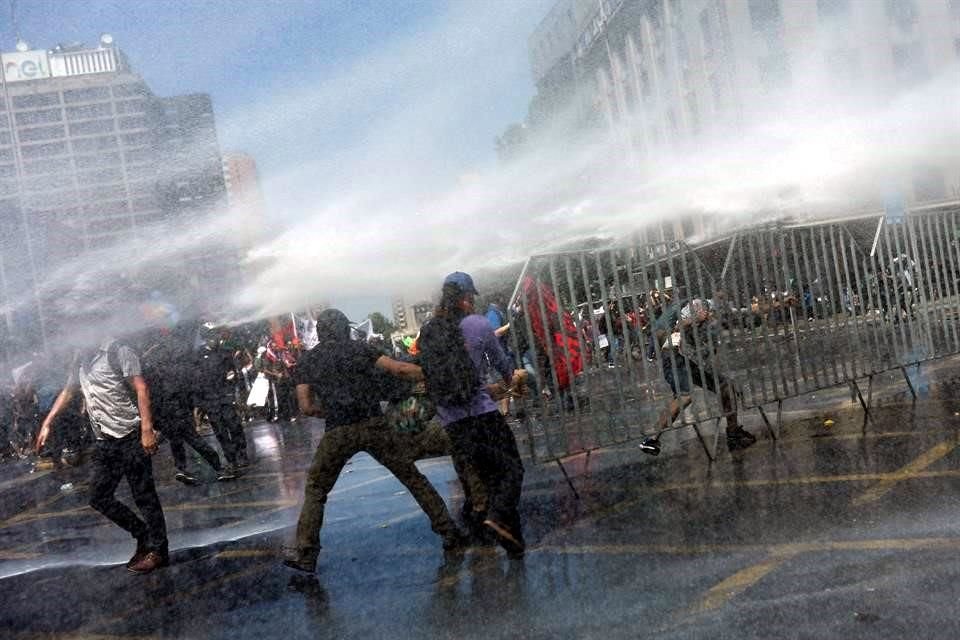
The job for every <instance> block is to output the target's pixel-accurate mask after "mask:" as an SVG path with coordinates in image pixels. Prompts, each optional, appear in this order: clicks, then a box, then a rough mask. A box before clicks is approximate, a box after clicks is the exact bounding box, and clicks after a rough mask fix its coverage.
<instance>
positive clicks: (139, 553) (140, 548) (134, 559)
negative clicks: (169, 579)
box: [127, 540, 150, 569]
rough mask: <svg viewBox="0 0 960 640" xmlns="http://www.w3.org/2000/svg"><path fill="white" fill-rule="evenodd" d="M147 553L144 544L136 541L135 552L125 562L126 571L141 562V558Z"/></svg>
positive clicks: (147, 550)
mask: <svg viewBox="0 0 960 640" xmlns="http://www.w3.org/2000/svg"><path fill="white" fill-rule="evenodd" d="M149 552H150V550H149V549H148V548H147V546H146V543H144V542H143V541H141V540H137V550H136V551H134V552H133V555H132V556H131V557H130V559H129V560H127V569H129V568H130V567H132V566H133V565H135V564H137V563H138V562H140V561H141V560H143V557H144V556H145V555H147V554H148V553H149Z"/></svg>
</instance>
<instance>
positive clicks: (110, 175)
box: [77, 169, 123, 184]
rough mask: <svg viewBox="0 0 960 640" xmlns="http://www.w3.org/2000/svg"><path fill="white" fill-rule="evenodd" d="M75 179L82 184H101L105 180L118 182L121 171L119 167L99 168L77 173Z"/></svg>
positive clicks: (120, 178) (120, 177) (121, 177)
mask: <svg viewBox="0 0 960 640" xmlns="http://www.w3.org/2000/svg"><path fill="white" fill-rule="evenodd" d="M77 179H78V180H80V182H81V183H83V184H103V183H105V182H120V181H121V180H123V172H122V171H121V170H120V169H99V170H97V171H85V172H83V173H78V174H77Z"/></svg>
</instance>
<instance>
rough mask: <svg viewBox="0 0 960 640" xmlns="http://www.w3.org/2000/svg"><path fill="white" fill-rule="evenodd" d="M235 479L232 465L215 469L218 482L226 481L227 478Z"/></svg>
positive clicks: (235, 475)
mask: <svg viewBox="0 0 960 640" xmlns="http://www.w3.org/2000/svg"><path fill="white" fill-rule="evenodd" d="M236 479H237V472H236V471H235V470H234V469H233V467H224V468H223V469H220V470H219V471H217V481H218V482H227V481H229V480H236Z"/></svg>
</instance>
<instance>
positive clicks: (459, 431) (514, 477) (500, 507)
mask: <svg viewBox="0 0 960 640" xmlns="http://www.w3.org/2000/svg"><path fill="white" fill-rule="evenodd" d="M446 429H447V433H448V434H449V436H450V444H451V447H452V456H453V459H454V463H455V466H457V467H458V468H462V467H463V466H467V465H469V466H470V467H471V468H472V469H473V470H474V472H475V473H476V475H477V476H478V477H479V479H480V482H482V483H483V488H484V492H485V493H486V495H487V516H488V517H489V518H491V519H493V520H495V521H496V522H499V523H501V524H504V525H506V526H508V527H509V528H510V529H511V531H512V532H513V533H514V534H515V535H516V536H517V537H521V526H520V512H519V510H518V507H519V505H520V491H521V489H522V487H523V461H522V460H520V452H519V451H518V450H517V440H516V438H514V437H513V432H512V431H511V430H510V427H509V426H508V425H507V422H506V420H505V419H504V417H503V416H502V415H501V414H500V412H499V411H491V412H490V413H485V414H483V415H480V416H472V417H469V418H464V419H463V420H457V421H456V422H453V423H451V424H448V425H447V427H446ZM460 482H461V484H464V485H465V484H466V483H467V480H465V479H463V478H461V480H460Z"/></svg>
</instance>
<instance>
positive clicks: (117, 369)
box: [107, 340, 138, 406]
mask: <svg viewBox="0 0 960 640" xmlns="http://www.w3.org/2000/svg"><path fill="white" fill-rule="evenodd" d="M120 346H121V345H120V343H119V342H118V341H116V340H114V341H113V342H111V343H110V344H109V345H107V364H108V365H110V370H111V371H113V372H114V373H115V374H117V376H119V377H120V378H121V379H122V380H123V386H124V387H125V388H126V389H127V394H128V395H129V396H130V400H131V401H132V402H133V405H134V406H138V403H137V390H136V389H134V388H133V385H132V384H130V381H129V380H128V379H127V377H126V376H125V375H123V367H122V366H120Z"/></svg>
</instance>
